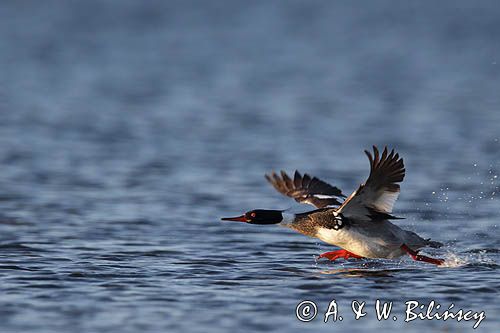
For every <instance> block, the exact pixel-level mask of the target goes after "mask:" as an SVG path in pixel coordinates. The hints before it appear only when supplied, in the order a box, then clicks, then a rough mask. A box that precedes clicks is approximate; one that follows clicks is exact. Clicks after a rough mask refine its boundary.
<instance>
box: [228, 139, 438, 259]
mask: <svg viewBox="0 0 500 333" xmlns="http://www.w3.org/2000/svg"><path fill="white" fill-rule="evenodd" d="M365 154H366V155H367V156H368V159H369V161H370V175H369V176H368V179H367V180H366V182H365V183H364V184H361V185H360V186H359V187H358V189H357V190H356V191H354V192H353V193H352V194H351V195H350V196H349V197H347V198H346V196H345V195H344V194H342V191H341V190H340V189H339V188H337V187H335V186H332V185H330V184H328V183H326V182H324V181H322V180H320V179H318V178H316V177H311V176H309V175H308V174H304V175H301V174H300V173H299V172H298V171H295V174H294V175H293V179H292V178H291V177H290V176H288V175H287V174H286V172H284V171H281V175H278V174H276V173H274V172H273V173H271V174H270V175H265V177H266V179H267V181H268V182H269V183H271V185H273V187H274V188H275V189H276V190H277V191H278V192H280V193H281V194H284V195H286V196H288V197H291V198H293V199H295V200H296V201H297V202H299V203H307V204H311V205H313V206H315V207H316V209H315V210H313V211H308V212H305V213H300V214H292V213H288V212H286V211H283V210H268V209H254V210H251V211H248V212H246V213H245V214H243V215H241V216H237V217H228V218H222V220H223V221H239V222H245V223H249V224H280V225H283V226H285V227H288V228H291V229H293V230H296V231H298V232H300V233H301V234H304V235H307V236H311V237H316V238H319V239H320V240H322V241H324V242H326V243H328V244H331V245H335V246H337V247H340V248H341V249H340V250H336V251H331V252H326V253H323V254H321V255H320V256H319V258H327V259H329V260H336V259H338V258H344V259H348V258H387V259H394V258H399V257H401V256H403V255H407V254H408V255H409V256H410V257H411V258H413V259H414V260H417V261H423V262H427V263H431V264H435V265H442V264H443V263H444V260H443V259H437V258H430V257H427V256H424V255H420V254H418V252H419V250H420V249H421V248H424V247H433V248H437V247H440V246H441V245H442V244H441V243H439V242H435V241H431V240H430V239H424V238H422V237H420V236H419V235H417V234H416V233H414V232H412V231H407V230H403V229H401V228H400V227H398V226H397V225H395V224H393V223H391V222H390V221H389V220H392V219H399V218H398V217H395V216H393V215H391V214H392V209H393V207H394V203H395V202H396V200H397V198H398V196H399V192H400V186H399V184H398V183H400V182H402V181H403V178H404V176H405V167H404V164H403V159H402V158H400V157H399V154H397V153H395V152H394V149H393V150H392V151H391V152H390V153H389V152H388V150H387V147H385V148H384V151H383V152H382V154H380V153H379V150H378V149H377V147H375V146H373V155H372V153H370V152H369V151H366V150H365ZM344 198H346V199H345V200H343V199H344ZM340 200H343V202H341V201H340Z"/></svg>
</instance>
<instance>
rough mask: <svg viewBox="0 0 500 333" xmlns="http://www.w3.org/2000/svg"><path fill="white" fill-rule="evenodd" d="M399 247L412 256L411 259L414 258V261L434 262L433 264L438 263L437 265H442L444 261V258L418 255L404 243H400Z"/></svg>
mask: <svg viewBox="0 0 500 333" xmlns="http://www.w3.org/2000/svg"><path fill="white" fill-rule="evenodd" d="M401 249H402V250H404V251H406V253H408V254H409V255H410V257H412V258H413V260H416V261H423V262H428V263H430V264H434V265H438V266H439V265H442V264H443V263H444V259H437V258H431V257H427V256H423V255H420V254H418V252H417V251H414V250H412V249H410V248H409V247H408V246H406V244H403V245H401Z"/></svg>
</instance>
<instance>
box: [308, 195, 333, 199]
mask: <svg viewBox="0 0 500 333" xmlns="http://www.w3.org/2000/svg"><path fill="white" fill-rule="evenodd" d="M313 197H315V198H318V199H332V198H335V197H334V196H333V195H326V194H315V195H313Z"/></svg>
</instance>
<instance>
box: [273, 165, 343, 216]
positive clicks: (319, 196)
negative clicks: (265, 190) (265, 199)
mask: <svg viewBox="0 0 500 333" xmlns="http://www.w3.org/2000/svg"><path fill="white" fill-rule="evenodd" d="M266 179H267V181H268V182H270V183H271V185H273V186H274V188H275V189H276V190H277V191H278V192H280V193H281V194H284V195H286V196H289V197H291V198H294V199H295V201H297V202H300V203H308V204H311V205H313V206H316V207H317V208H323V207H326V206H330V205H340V202H339V201H338V200H337V198H345V195H343V194H342V191H341V190H340V189H339V188H337V187H335V186H332V185H330V184H328V183H325V182H324V181H322V180H320V179H318V178H316V177H312V178H311V176H309V175H308V174H307V173H305V174H304V176H302V175H301V174H300V173H299V172H298V171H295V174H294V176H293V179H291V178H290V177H289V176H288V175H287V174H286V172H284V171H281V177H280V176H279V175H277V174H276V173H275V172H273V173H272V174H271V175H266Z"/></svg>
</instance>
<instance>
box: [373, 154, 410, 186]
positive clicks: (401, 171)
mask: <svg viewBox="0 0 500 333" xmlns="http://www.w3.org/2000/svg"><path fill="white" fill-rule="evenodd" d="M365 154H366V155H367V156H368V159H369V160H370V176H369V177H368V180H367V183H368V182H371V183H372V184H373V185H376V186H386V187H387V189H389V190H392V191H398V190H399V185H396V184H395V183H399V182H402V181H403V179H404V176H405V167H404V162H403V159H402V158H400V157H399V154H398V153H396V151H395V150H394V149H391V152H390V153H389V149H388V148H387V146H384V150H383V151H382V154H380V152H379V150H378V148H377V146H373V156H372V154H371V153H370V152H369V151H367V150H365Z"/></svg>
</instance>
